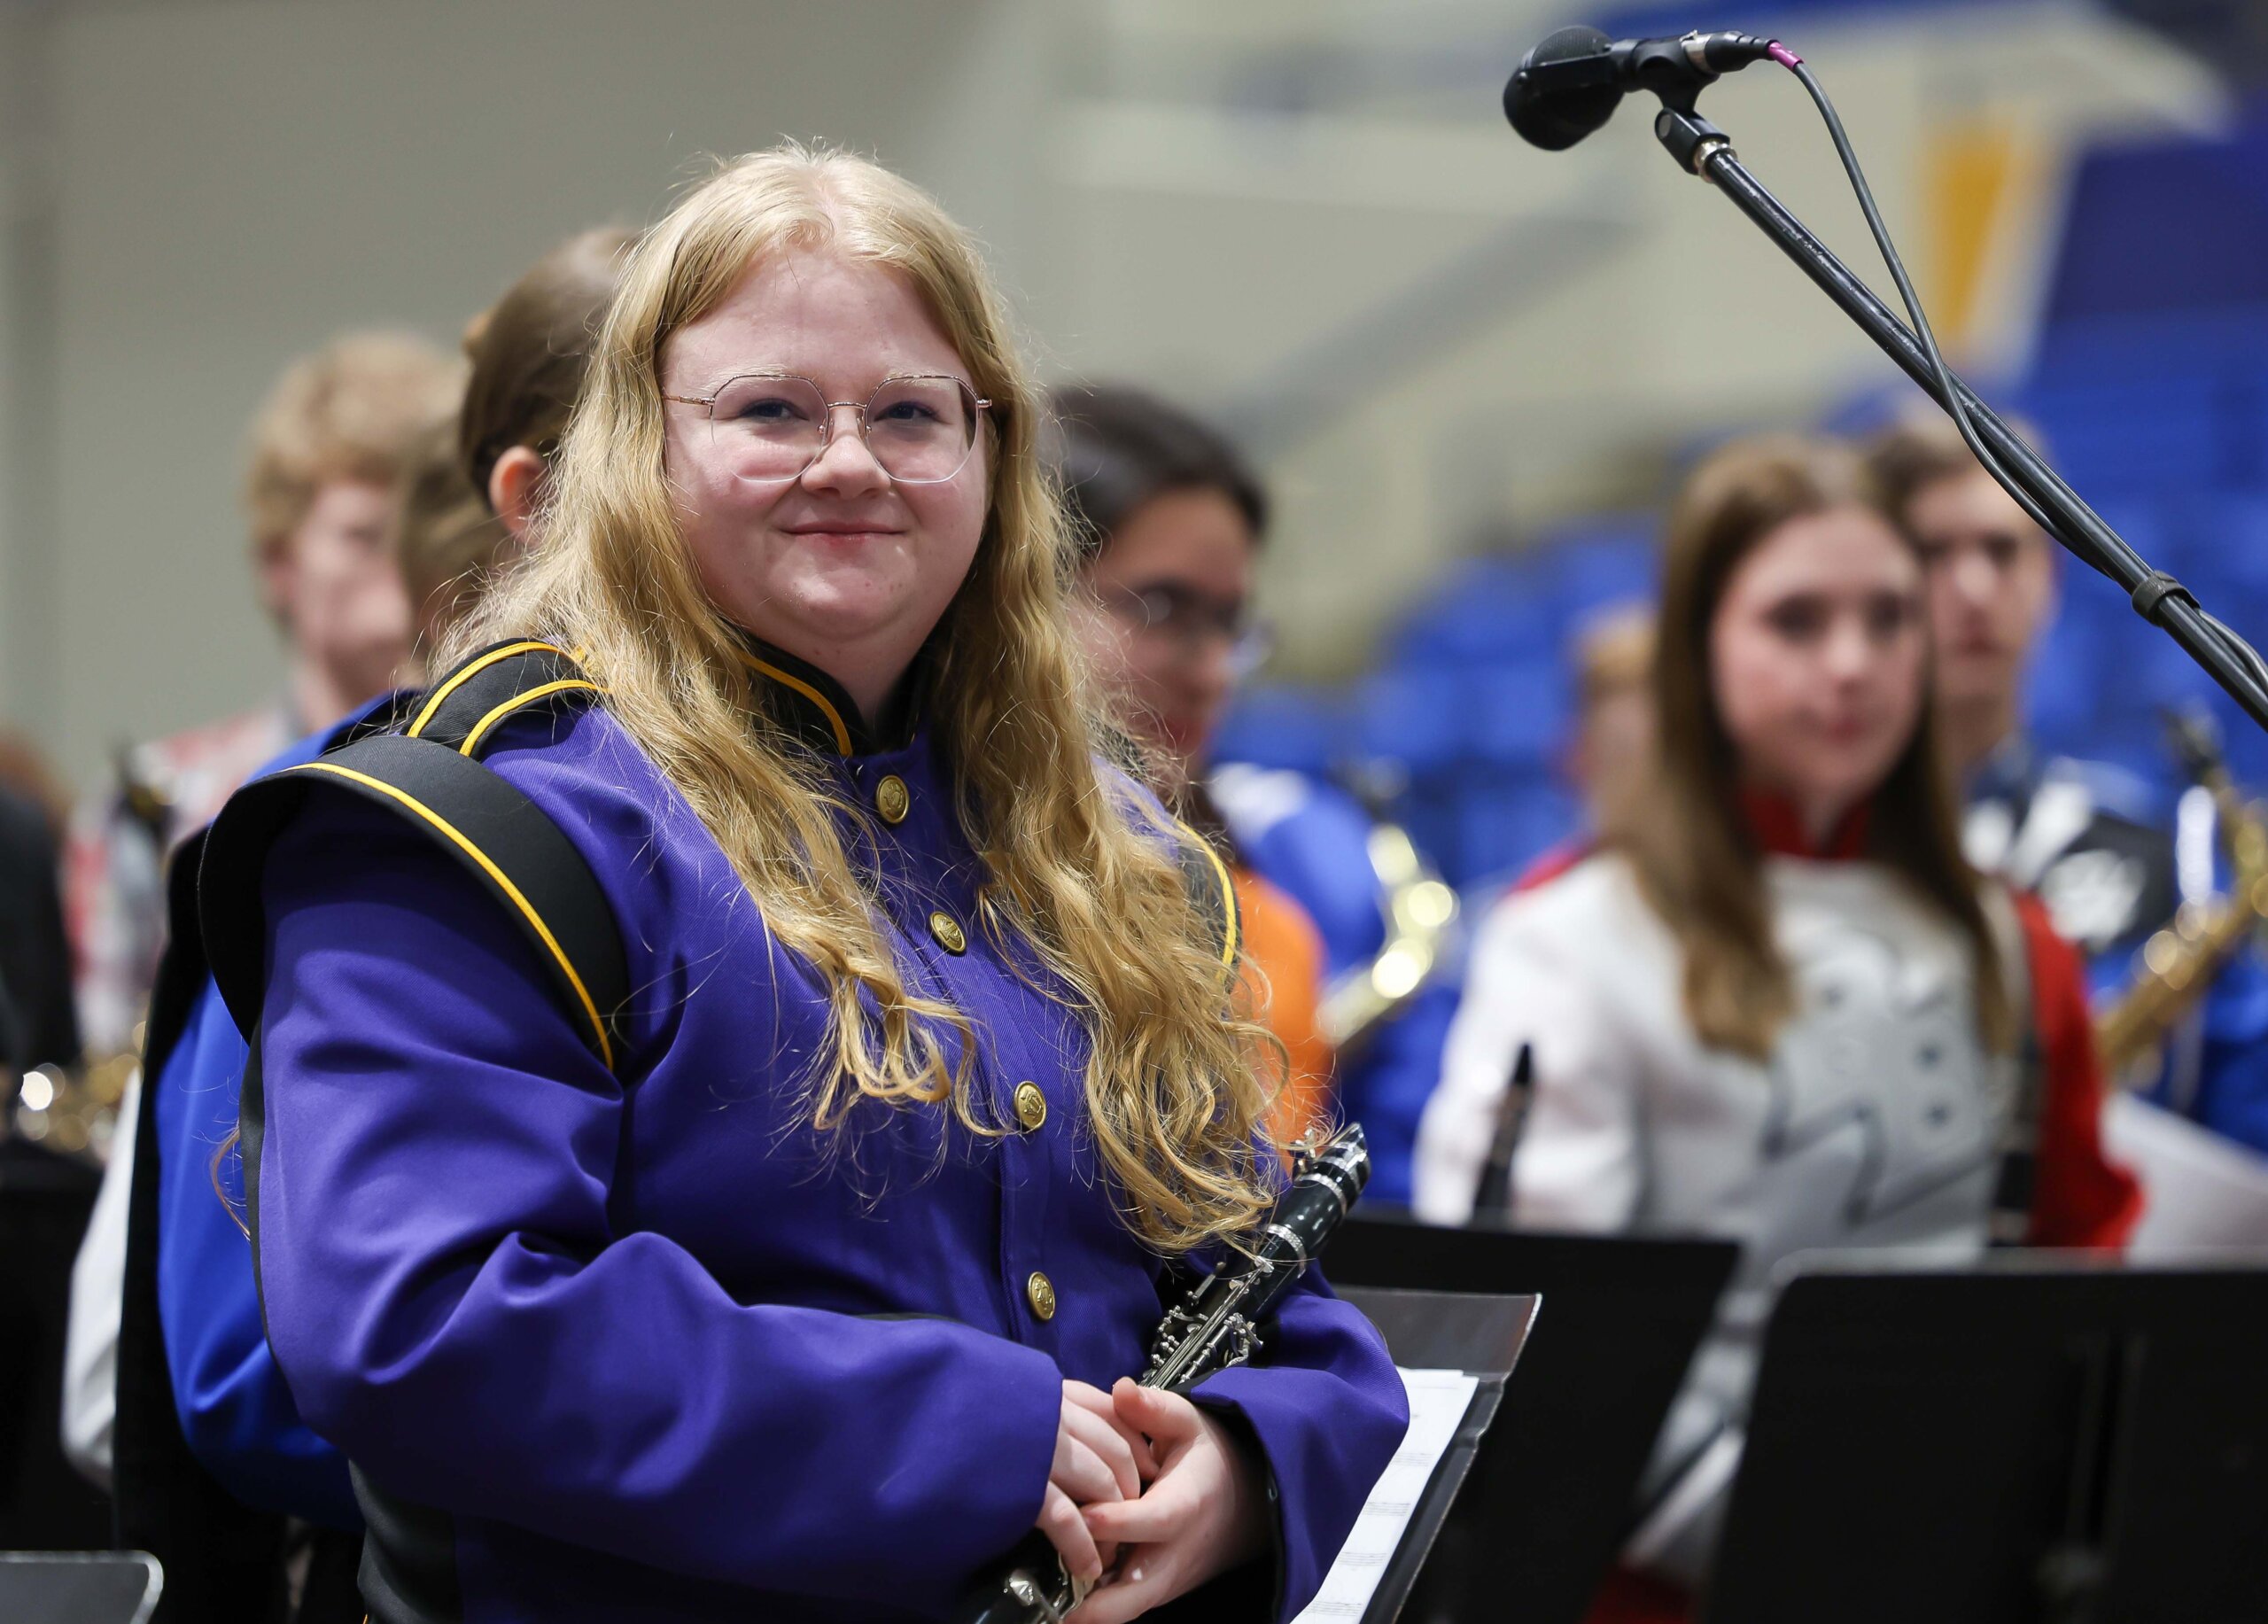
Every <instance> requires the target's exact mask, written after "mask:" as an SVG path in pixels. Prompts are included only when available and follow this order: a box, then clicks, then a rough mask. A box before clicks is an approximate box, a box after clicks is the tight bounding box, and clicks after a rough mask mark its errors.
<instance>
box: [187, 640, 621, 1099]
mask: <svg viewBox="0 0 2268 1624" xmlns="http://www.w3.org/2000/svg"><path fill="white" fill-rule="evenodd" d="M598 691H599V688H598V685H597V684H596V683H594V682H593V681H592V680H590V679H589V678H588V677H586V676H585V675H584V674H583V672H582V671H581V670H580V669H579V667H578V666H577V665H576V664H575V662H574V660H573V659H572V658H571V657H570V656H569V655H568V654H567V653H566V652H565V651H564V650H563V649H558V648H555V647H554V646H553V645H551V644H550V643H547V642H540V641H534V640H532V639H531V640H524V641H517V642H508V643H500V644H498V645H497V646H496V647H494V648H493V649H485V650H483V651H482V652H481V653H479V654H477V655H474V656H473V657H471V658H470V659H468V660H466V661H465V662H464V663H463V664H461V665H459V666H458V667H457V668H456V669H455V670H454V671H452V672H449V673H448V674H447V676H445V677H443V678H442V679H441V680H439V681H438V682H436V683H434V684H433V685H432V687H431V688H428V689H426V690H425V692H423V694H420V695H414V696H413V697H411V698H410V699H409V700H408V701H407V702H406V703H402V704H400V705H398V706H396V707H394V708H393V710H392V711H391V712H390V713H389V714H388V715H386V716H385V717H384V718H382V719H379V720H378V722H377V725H375V726H374V727H371V728H369V729H364V730H358V731H357V732H356V733H353V734H349V735H348V737H347V738H346V741H345V742H342V743H341V744H339V745H338V747H337V748H335V749H332V750H327V751H325V752H324V753H323V754H322V755H321V756H319V757H317V758H315V760H313V761H310V762H307V763H306V764H304V765H299V766H294V767H286V768H283V770H282V771H280V772H276V773H269V774H268V775H267V776H266V777H264V778H260V779H255V780H254V781H252V782H251V783H249V784H246V785H245V787H244V788H243V789H239V790H238V791H237V793H236V795H235V796H232V797H230V799H229V804H228V805H227V806H226V807H225V808H223V809H222V811H221V816H220V817H219V818H218V819H217V820H214V825H213V829H212V833H211V834H210V835H207V836H206V842H205V854H204V860H203V863H202V865H201V866H200V867H199V870H198V917H199V923H200V926H201V928H202V930H203V934H204V939H205V953H206V960H207V962H208V963H209V964H210V965H211V967H212V971H213V978H214V981H215V982H216V983H219V986H220V989H221V998H223V999H224V1000H225V1001H226V1002H227V1004H228V1006H229V1014H231V1015H232V1016H233V1017H234V1018H235V1020H236V1022H237V1027H238V1028H239V1029H240V1030H243V1031H244V1032H245V1035H246V1036H247V1037H251V1036H252V1033H253V1032H254V1030H255V1029H256V1028H257V1026H258V1023H259V1020H260V998H261V995H262V991H263V988H262V982H263V978H264V976H265V974H266V967H265V964H264V962H263V959H264V953H265V946H266V938H267V923H266V920H265V918H264V916H263V913H262V910H261V907H260V875H261V872H262V870H263V868H264V867H265V866H266V863H267V858H268V850H269V848H270V847H271V846H272V845H273V844H274V843H275V840H276V836H277V835H279V834H280V833H281V832H282V831H283V828H284V827H285V825H287V824H288V823H289V822H290V821H291V818H292V816H293V815H294V814H295V813H296V812H298V811H299V807H300V805H301V804H302V803H303V802H304V801H305V800H306V799H307V796H308V795H310V794H311V793H313V792H314V791H315V790H316V789H319V788H328V789H338V790H343V791H345V792H346V793H348V794H350V795H355V796H361V798H362V799H364V800H366V801H369V802H370V803H371V804H374V805H377V806H383V807H384V808H385V809H386V810H387V811H389V812H394V813H396V814H398V815H399V816H400V817H401V818H402V819H403V820H405V821H407V822H408V825H409V826H410V827H411V828H415V829H416V830H417V831H418V832H419V833H420V834H422V835H426V836H427V837H429V838H430V839H431V840H432V842H433V843H435V844H436V845H437V846H439V848H440V849H441V850H442V851H446V852H447V853H448V854H449V855H450V856H451V857H452V858H454V859H456V860H457V861H458V862H459V863H461V864H462V865H463V866H464V868H465V869H466V871H467V872H468V873H470V874H472V876H473V877H474V878H475V879H476V880H478V882H480V883H481V885H482V887H483V888H484V889H485V890H487V891H488V892H489V893H490V894H491V895H492V896H493V897H495V898H496V900H497V902H498V903H499V904H500V905H501V906H502V907H503V909H504V912H505V914H506V916H507V917H508V918H509V919H511V920H512V921H513V922H514V923H515V924H517V926H518V927H519V928H520V929H521V931H522V933H523V934H524V935H525V936H526V937H527V939H528V941H529V943H530V944H531V945H532V946H533V948H534V950H535V953H536V958H537V960H538V961H539V962H540V963H541V964H542V965H543V967H544V968H545V970H546V972H547V979H548V983H549V984H550V987H551V991H552V993H553V995H554V997H555V998H556V999H557V1001H558V1003H559V1005H560V1007H561V1008H562V1009H563V1011H564V1012H565V1013H566V1014H567V1016H568V1018H569V1019H570V1020H571V1022H574V1024H575V1027H576V1030H578V1031H579V1032H581V1033H582V1035H583V1038H584V1041H585V1042H586V1043H587V1044H588V1045H590V1047H591V1049H592V1050H593V1052H594V1053H596V1054H597V1055H598V1056H599V1058H600V1059H601V1060H602V1061H604V1062H605V1063H606V1064H607V1065H608V1066H609V1067H610V1068H611V1067H612V1066H613V1065H614V1063H615V1061H616V1059H617V1056H618V1055H619V1054H620V1053H621V1052H622V1021H623V1018H624V1012H625V1006H626V1004H627V1003H628V1000H629V991H630V988H629V970H628V967H627V964H626V962H625V958H624V955H623V951H622V936H621V932H620V930H619V929H618V928H617V925H616V922H615V918H614V911H613V909H612V908H611V907H610V905H609V904H608V902H607V899H606V894H605V892H604V891H603V890H601V889H600V886H599V882H598V879H597V877H596V876H595V875H594V874H592V872H591V868H590V865H589V864H588V863H586V862H585V861H584V860H583V856H582V853H581V852H579V851H577V850H576V849H575V846H574V843H572V842H571V841H570V840H569V839H568V838H567V835H566V834H565V833H564V832H563V830H562V829H561V828H559V826H558V825H557V824H556V823H555V822H553V821H552V820H551V819H550V818H549V817H548V815H547V814H546V813H545V812H543V811H542V810H541V809H540V807H538V806H537V805H536V804H534V803H533V802H532V801H531V800H529V799H528V798H527V796H524V795H523V794H521V793H520V791H519V790H517V789H514V788H513V787H512V786H511V784H509V782H507V781H505V780H504V779H502V778H501V777H500V776H498V775H497V774H496V773H493V772H491V771H490V770H489V769H488V768H487V767H485V766H484V765H481V761H480V750H481V747H482V746H483V745H484V744H485V743H486V742H488V741H489V740H490V739H492V738H493V736H494V735H495V732H496V729H497V727H498V726H499V725H500V724H501V723H502V722H503V721H504V720H505V719H507V718H509V717H511V716H514V715H516V714H518V713H519V712H522V711H528V710H531V709H534V708H539V707H541V708H547V709H554V710H563V709H565V708H566V707H568V706H570V705H573V704H579V703H588V699H589V696H590V695H595V694H596V693H598Z"/></svg>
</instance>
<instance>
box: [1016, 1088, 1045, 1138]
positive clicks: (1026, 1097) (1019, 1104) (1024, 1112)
mask: <svg viewBox="0 0 2268 1624" xmlns="http://www.w3.org/2000/svg"><path fill="white" fill-rule="evenodd" d="M1016 1120H1017V1121H1018V1122H1020V1123H1022V1124H1023V1125H1024V1131H1025V1132H1026V1133H1029V1132H1031V1131H1034V1130H1035V1129H1037V1127H1038V1126H1039V1125H1040V1123H1044V1122H1045V1121H1046V1120H1047V1096H1046V1095H1045V1094H1043V1093H1041V1092H1039V1084H1037V1083H1019V1084H1016Z"/></svg>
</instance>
